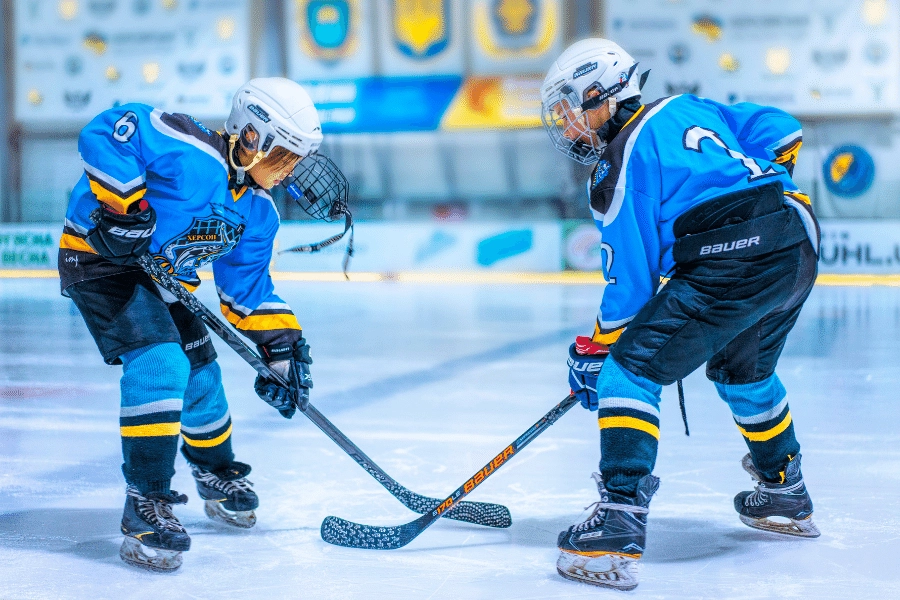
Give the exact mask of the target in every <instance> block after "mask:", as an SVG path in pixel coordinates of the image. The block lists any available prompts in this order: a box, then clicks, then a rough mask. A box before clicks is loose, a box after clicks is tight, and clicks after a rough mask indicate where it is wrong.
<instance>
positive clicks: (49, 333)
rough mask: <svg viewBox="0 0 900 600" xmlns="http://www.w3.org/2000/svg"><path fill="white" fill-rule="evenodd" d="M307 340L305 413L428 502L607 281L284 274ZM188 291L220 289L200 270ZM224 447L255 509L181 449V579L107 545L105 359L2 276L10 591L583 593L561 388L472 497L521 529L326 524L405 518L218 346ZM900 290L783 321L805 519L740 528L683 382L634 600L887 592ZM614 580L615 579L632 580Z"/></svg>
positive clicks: (499, 445)
mask: <svg viewBox="0 0 900 600" xmlns="http://www.w3.org/2000/svg"><path fill="white" fill-rule="evenodd" d="M278 289H279V292H280V294H281V296H282V297H283V298H284V299H285V300H287V301H288V302H289V303H290V304H291V305H292V306H293V307H294V309H295V311H296V312H297V314H298V315H299V317H300V322H301V324H302V325H303V327H304V331H305V332H306V337H307V339H308V340H309V343H310V345H311V347H312V354H313V357H314V359H315V364H314V365H313V368H312V373H313V377H314V380H315V389H314V390H313V393H312V401H313V403H314V404H315V405H316V406H318V408H319V409H320V410H321V411H322V412H323V413H324V414H325V415H326V416H328V417H329V418H331V419H332V420H333V422H334V423H335V424H336V425H337V426H338V427H340V428H342V429H343V431H344V432H345V433H346V434H347V435H348V436H349V437H350V438H351V439H352V440H353V441H354V442H356V443H357V444H358V445H359V446H360V447H361V448H362V449H363V450H364V451H365V452H366V453H367V454H369V456H371V457H372V458H373V459H374V460H375V461H376V462H378V464H380V465H381V467H382V468H384V469H385V470H386V471H387V472H388V473H389V474H391V475H392V476H393V477H394V478H395V479H397V480H398V481H399V482H400V483H402V484H403V485H405V486H407V487H409V488H410V489H412V490H414V491H417V492H419V493H422V494H428V495H432V496H435V497H438V496H440V497H443V496H444V495H446V494H448V493H449V492H451V491H452V490H453V489H455V488H456V487H457V486H459V485H461V484H462V483H463V482H464V481H465V480H466V479H467V478H468V477H469V476H470V475H471V474H473V473H474V472H475V471H476V470H477V469H478V468H480V467H481V466H482V465H483V464H484V463H486V462H487V461H489V460H490V459H491V458H492V457H493V456H494V455H495V454H497V452H499V451H500V450H502V449H503V448H504V447H505V446H506V445H507V444H508V443H510V442H511V441H512V440H513V439H515V438H516V437H517V436H518V435H519V434H520V433H521V432H523V431H524V430H525V429H526V428H528V427H529V426H530V425H531V424H532V423H534V422H535V421H536V420H537V419H538V418H539V417H540V416H541V415H543V414H544V413H545V412H546V411H547V410H549V409H550V408H551V407H552V406H553V405H555V404H556V403H557V402H558V401H559V400H561V399H562V398H563V397H564V396H565V395H566V393H567V391H568V390H567V385H566V371H567V369H566V364H565V359H566V349H567V347H568V344H569V343H570V341H571V340H572V338H573V337H574V336H575V335H576V334H588V333H590V331H591V329H592V323H593V319H594V316H595V311H596V308H597V304H598V301H599V295H600V294H599V288H597V287H591V286H553V285H542V286H514V285H509V286H487V285H480V286H454V285H410V284H398V283H339V284H338V283H286V282H283V283H280V284H279V285H278ZM199 295H200V296H201V298H202V299H203V300H204V301H205V302H206V303H207V305H209V306H212V307H214V308H215V304H214V303H215V298H214V289H213V286H212V284H211V282H207V283H205V284H204V285H203V286H202V287H201V290H200V294H199ZM217 347H218V349H219V354H220V361H221V364H222V365H223V371H224V373H225V386H226V390H227V393H228V398H229V401H230V403H231V414H232V418H233V421H234V445H235V450H236V452H237V458H238V460H242V461H245V462H249V463H251V464H252V465H253V473H252V474H251V475H250V479H251V481H253V482H254V483H255V484H256V486H255V487H256V490H257V492H258V493H259V495H260V498H261V508H260V509H259V511H258V515H259V524H258V525H257V527H256V528H255V529H253V530H250V531H247V532H241V531H230V530H226V529H225V528H224V527H222V526H219V525H217V524H213V523H212V522H210V521H208V520H207V519H206V518H205V517H204V515H203V509H202V502H200V501H199V499H198V497H197V494H196V490H195V488H194V485H193V480H192V479H191V476H190V472H189V471H188V469H187V467H186V464H185V463H184V461H183V459H182V458H181V457H179V459H178V463H177V465H176V468H177V470H178V473H177V475H176V476H175V480H174V482H173V487H174V488H175V489H177V490H179V491H182V492H186V493H187V494H188V495H189V496H190V502H189V503H188V504H187V505H186V506H181V507H177V508H176V514H177V515H178V516H179V518H180V519H181V520H182V522H183V523H184V524H185V525H186V526H187V528H188V530H189V532H190V534H191V536H192V539H193V546H192V549H191V551H190V552H188V553H186V554H185V560H184V566H183V567H182V568H181V570H180V571H179V572H177V573H175V574H170V575H155V574H150V573H147V572H143V571H139V570H136V569H134V568H132V567H128V566H126V565H125V564H123V563H122V562H121V561H120V560H119V558H118V547H119V544H120V541H121V536H120V535H119V533H118V522H119V519H120V517H121V509H122V504H123V501H124V480H123V478H122V475H121V471H120V464H121V455H120V443H119V435H118V413H119V408H118V403H119V396H118V377H119V374H120V368H119V367H109V366H106V365H104V364H103V362H102V360H101V358H100V356H99V354H98V353H97V351H96V349H95V347H94V345H93V342H92V340H91V339H90V337H89V335H88V333H87V330H86V328H85V326H84V324H83V322H82V320H81V318H80V316H78V314H77V313H76V311H75V309H74V306H73V305H72V304H71V302H70V301H69V300H67V299H65V298H62V297H60V296H59V294H58V282H57V281H56V280H0V598H3V599H7V598H10V599H12V598H15V599H25V598H91V599H99V598H116V599H122V598H149V599H157V598H173V599H174V598H214V599H217V600H218V599H225V598H241V599H245V598H267V599H272V600H274V599H276V598H366V599H368V598H392V599H394V598H417V599H418V598H421V599H435V600H436V599H439V598H489V599H491V600H502V599H513V598H515V599H537V598H597V597H609V598H615V597H620V595H621V594H623V593H622V592H615V591H611V590H602V589H598V588H593V587H590V586H587V585H583V584H578V583H574V582H569V581H566V580H563V579H562V578H561V577H559V576H558V575H557V573H556V570H555V561H556V555H557V551H556V548H555V542H556V536H557V533H558V532H559V531H560V530H561V529H564V528H565V527H567V526H568V525H570V524H571V523H573V522H575V521H576V520H580V519H581V518H582V517H583V516H584V513H583V511H582V509H583V507H585V506H587V505H588V504H590V503H591V502H594V501H595V500H596V499H597V493H596V490H595V489H594V486H593V482H592V481H591V479H590V474H591V472H592V471H593V470H596V468H597V460H598V452H599V450H598V434H597V424H596V418H595V416H594V415H593V414H591V413H588V412H586V411H584V410H583V409H581V408H580V407H575V408H573V409H572V410H571V411H570V412H569V413H568V414H567V415H565V416H564V417H563V418H562V419H561V420H560V421H559V422H558V423H557V424H556V425H554V426H553V427H552V428H551V429H550V430H548V431H547V432H546V433H545V434H544V435H543V436H541V437H540V438H538V439H537V440H536V441H534V442H533V443H532V444H531V445H530V446H529V447H528V448H526V449H525V450H524V451H523V452H522V453H521V454H520V455H517V456H515V457H514V458H513V459H512V460H511V461H510V463H509V464H507V465H506V466H504V467H503V468H502V469H501V470H499V471H498V472H497V473H496V474H495V475H494V476H493V477H491V478H490V479H489V480H488V481H487V482H485V483H484V484H483V485H482V486H481V487H480V488H479V489H478V490H476V491H475V492H474V493H473V494H472V495H471V496H470V497H469V498H470V499H472V500H483V501H491V502H500V503H503V504H505V505H507V506H508V507H509V509H510V511H511V512H512V516H513V521H514V523H513V526H512V527H511V528H510V529H506V530H490V529H486V528H482V527H477V526H474V525H465V524H460V523H453V522H447V521H442V522H439V523H436V524H435V525H434V526H433V527H431V528H430V529H429V530H427V531H426V532H425V533H423V534H422V535H421V536H420V537H419V538H417V539H416V540H415V541H414V542H413V543H412V544H410V545H409V546H407V547H405V548H403V549H401V550H395V551H388V552H377V551H368V550H352V549H346V548H339V547H334V546H330V545H328V544H326V543H325V542H323V541H322V540H321V538H320V537H319V526H320V524H321V522H322V519H323V518H324V517H326V516H327V515H337V516H341V517H344V518H348V519H352V520H355V521H358V522H363V523H368V524H383V525H399V524H402V523H406V522H408V521H411V520H412V519H413V518H414V517H415V515H414V514H413V513H411V512H409V511H408V510H406V509H405V508H404V507H403V506H402V505H401V504H400V503H399V502H398V501H397V500H395V499H394V498H393V497H392V496H390V495H389V494H388V493H387V492H386V491H384V490H383V489H382V488H381V487H380V486H379V485H378V484H377V483H376V482H375V481H374V480H373V479H372V478H370V477H369V476H368V475H367V474H366V473H365V472H364V471H363V470H362V469H361V468H360V467H359V466H358V465H357V464H356V463H355V462H353V461H352V460H351V459H350V458H348V457H347V456H346V455H345V454H344V453H343V452H342V451H341V450H340V449H339V448H338V447H337V446H336V445H334V444H333V443H332V442H331V441H330V440H328V439H327V438H326V437H325V436H324V435H323V434H322V433H321V432H319V430H318V429H316V428H315V427H314V426H313V425H312V424H311V423H310V422H309V421H307V420H306V419H305V418H304V417H303V416H301V415H297V416H296V417H294V419H293V420H291V421H287V420H284V419H282V418H281V417H280V416H279V415H278V414H277V413H276V412H275V411H274V410H272V409H271V408H269V407H268V406H266V405H265V404H264V403H263V402H262V401H260V400H259V399H258V398H257V397H256V395H255V394H254V392H253V386H252V384H253V375H254V373H253V372H252V370H251V369H250V367H248V366H247V365H245V364H244V363H243V362H242V361H241V360H240V359H239V358H238V357H237V356H236V355H235V354H234V353H233V352H232V351H231V350H230V349H228V348H227V347H226V346H224V345H223V344H221V343H219V344H217ZM898 356H900V288H816V289H815V290H814V292H813V295H812V297H811V299H810V300H809V302H808V303H807V305H806V307H805V308H804V311H803V313H802V315H801V317H800V321H799V323H798V324H797V326H796V328H795V329H794V331H793V333H792V334H791V337H790V338H789V340H788V344H787V348H786V350H785V353H784V355H783V357H782V360H781V363H780V366H779V371H778V373H779V375H780V377H781V379H782V380H783V382H784V384H785V386H786V387H787V389H788V394H789V400H790V404H791V409H792V413H793V417H794V421H795V426H796V431H797V437H798V439H799V440H800V443H801V446H802V449H803V470H804V475H805V477H806V481H807V485H808V486H809V489H810V492H811V494H812V497H813V501H814V503H815V508H816V510H815V520H816V522H817V524H818V526H819V528H820V529H821V531H822V536H821V537H820V538H819V539H816V540H805V539H793V538H783V537H778V536H776V535H774V534H769V533H764V532H760V531H756V530H752V529H749V528H747V527H745V526H744V525H742V524H741V523H740V522H739V521H738V518H737V515H736V514H735V512H734V509H733V508H732V497H733V496H734V494H735V493H736V492H739V491H741V490H744V489H751V487H750V483H751V482H750V478H749V477H748V476H747V475H746V474H745V473H744V472H743V471H742V470H741V468H740V464H739V463H740V459H741V457H742V456H743V455H744V453H745V452H746V447H745V445H744V443H743V441H742V439H741V436H740V434H739V433H738V431H737V429H736V428H735V425H734V422H733V421H732V420H731V417H730V413H729V411H728V409H727V407H726V406H725V404H724V403H722V402H721V401H720V400H719V399H718V397H717V396H716V393H715V390H714V388H713V386H712V384H711V383H709V382H708V381H706V379H705V377H704V376H703V373H702V372H697V373H695V374H694V375H692V376H691V377H690V378H688V379H687V380H686V381H685V392H686V395H687V412H688V418H689V421H690V426H691V437H690V438H686V437H685V436H684V433H683V426H682V424H681V418H680V415H679V411H678V402H677V398H676V393H675V390H674V386H672V387H670V388H666V389H665V390H664V391H663V406H662V413H663V414H662V439H661V444H660V455H659V460H658V462H657V466H656V471H655V473H656V474H657V475H658V476H659V477H660V478H661V479H662V485H661V487H660V490H659V493H658V494H657V496H656V497H655V498H654V499H653V502H652V504H651V511H650V525H649V530H648V548H647V552H646V554H645V555H644V560H643V561H642V562H643V564H642V568H641V571H640V579H641V584H640V586H639V587H638V588H637V590H636V591H634V592H630V593H628V595H630V596H634V597H641V598H716V599H724V598H804V599H805V598H853V599H857V598H898V597H900V569H897V568H896V560H897V559H896V557H897V556H898V555H900V541H898V538H900V514H898V510H897V507H898V500H897V498H898V492H900V446H898V441H900V435H898V433H897V428H898V425H897V424H898V420H897V415H898V412H900V410H898V407H897V402H898V400H900V397H898V387H900V361H898ZM623 597H624V596H623Z"/></svg>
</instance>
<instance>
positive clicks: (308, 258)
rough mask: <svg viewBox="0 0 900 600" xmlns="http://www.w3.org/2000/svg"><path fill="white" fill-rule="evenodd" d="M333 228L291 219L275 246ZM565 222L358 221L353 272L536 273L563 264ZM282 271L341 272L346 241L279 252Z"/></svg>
mask: <svg viewBox="0 0 900 600" xmlns="http://www.w3.org/2000/svg"><path fill="white" fill-rule="evenodd" d="M335 232H336V230H335V227H334V226H331V227H329V226H323V225H318V224H298V223H289V224H285V225H282V226H281V229H280V230H279V232H278V238H277V246H276V249H279V250H280V249H285V248H290V247H291V246H296V245H298V244H308V243H310V242H315V241H318V240H320V239H323V238H325V237H327V236H328V235H332V234H333V233H335ZM560 236H561V225H560V223H556V222H549V223H498V224H491V223H448V224H443V225H442V224H432V223H421V224H420V223H404V224H396V223H375V222H373V223H360V224H357V226H356V238H355V241H354V254H353V259H352V262H351V263H350V270H351V271H362V272H377V273H389V272H397V271H441V270H457V271H484V270H493V271H532V272H534V271H536V272H556V271H559V268H560V262H561V257H560V244H559V241H560ZM275 256H276V258H275V269H276V270H278V271H338V272H339V271H340V270H341V261H342V260H343V256H344V244H342V243H337V244H335V245H333V246H329V247H328V248H326V249H324V250H322V251H321V252H319V253H317V254H294V253H285V254H277V252H276V255H275Z"/></svg>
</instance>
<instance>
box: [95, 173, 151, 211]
mask: <svg viewBox="0 0 900 600" xmlns="http://www.w3.org/2000/svg"><path fill="white" fill-rule="evenodd" d="M88 182H89V183H90V185H91V191H92V192H94V195H95V196H97V200H99V201H100V202H102V203H103V204H106V205H107V206H110V207H112V208H113V209H115V210H116V212H118V213H120V214H123V215H124V214H125V213H127V212H128V207H129V206H131V205H132V204H133V203H135V202H137V201H138V200H140V199H141V198H143V197H144V194H146V193H147V188H144V189H141V190H138V191H136V192H135V193H133V194H132V195H130V196H128V197H127V198H122V197H121V196H119V195H117V194H114V193H112V192H111V191H109V190H108V189H106V188H105V187H103V186H102V185H100V184H99V183H97V182H96V181H94V180H92V179H91V178H88Z"/></svg>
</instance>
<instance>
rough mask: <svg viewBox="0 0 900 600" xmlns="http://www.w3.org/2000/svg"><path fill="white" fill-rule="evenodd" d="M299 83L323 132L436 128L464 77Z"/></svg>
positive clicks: (370, 131)
mask: <svg viewBox="0 0 900 600" xmlns="http://www.w3.org/2000/svg"><path fill="white" fill-rule="evenodd" d="M301 83H303V85H304V87H305V88H306V90H307V91H308V92H309V93H310V96H311V97H312V99H313V102H314V103H315V105H316V108H317V109H318V111H319V118H320V119H321V121H322V131H323V132H324V133H326V134H328V133H388V132H397V131H435V130H437V129H438V127H439V126H440V123H441V118H442V117H443V116H444V113H445V112H446V111H447V107H448V106H449V105H450V101H451V100H452V99H453V98H454V96H455V95H456V94H457V92H458V90H459V87H460V84H461V83H462V78H461V77H459V76H456V75H448V76H444V77H369V78H365V79H356V80H351V81H325V82H323V81H303V82H301Z"/></svg>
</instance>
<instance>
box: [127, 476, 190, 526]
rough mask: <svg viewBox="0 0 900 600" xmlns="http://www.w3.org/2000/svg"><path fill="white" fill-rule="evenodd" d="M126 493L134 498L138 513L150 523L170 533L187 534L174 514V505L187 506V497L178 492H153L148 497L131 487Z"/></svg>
mask: <svg viewBox="0 0 900 600" xmlns="http://www.w3.org/2000/svg"><path fill="white" fill-rule="evenodd" d="M125 493H126V494H127V495H129V496H131V497H132V498H134V500H135V505H136V508H137V511H138V512H139V513H140V515H141V517H143V518H144V520H145V521H147V522H148V523H151V524H153V525H155V526H157V527H161V528H163V529H168V530H170V531H177V532H179V533H186V530H185V528H184V526H183V525H182V524H181V523H180V522H179V521H178V517H176V516H175V514H174V513H173V512H172V505H173V504H185V503H186V502H187V496H183V495H180V494H178V492H171V493H169V494H163V493H159V492H151V493H150V494H149V495H148V496H144V495H142V494H141V493H140V492H139V491H138V489H137V488H136V487H131V486H129V487H128V488H126V490H125Z"/></svg>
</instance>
